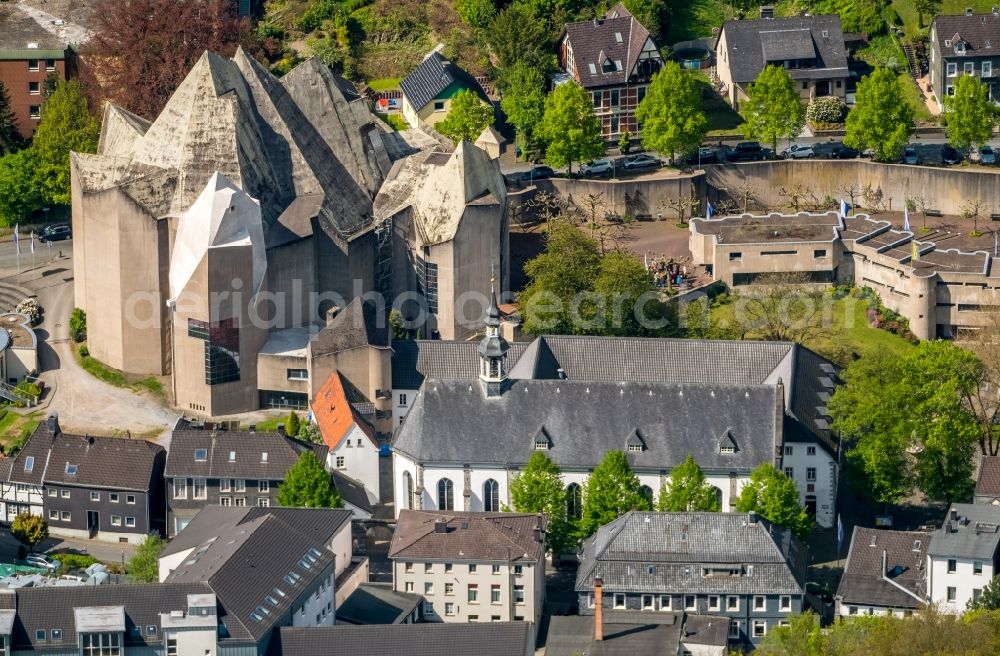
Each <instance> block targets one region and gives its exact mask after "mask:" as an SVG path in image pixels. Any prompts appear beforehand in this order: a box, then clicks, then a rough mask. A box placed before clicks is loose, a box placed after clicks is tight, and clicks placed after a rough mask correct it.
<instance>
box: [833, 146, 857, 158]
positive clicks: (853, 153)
mask: <svg viewBox="0 0 1000 656" xmlns="http://www.w3.org/2000/svg"><path fill="white" fill-rule="evenodd" d="M860 156H861V152H860V151H859V150H857V149H855V148H851V147H850V146H845V145H844V144H840V145H839V146H836V147H835V148H834V149H833V151H832V152H831V153H830V157H832V158H833V159H854V158H856V157H860Z"/></svg>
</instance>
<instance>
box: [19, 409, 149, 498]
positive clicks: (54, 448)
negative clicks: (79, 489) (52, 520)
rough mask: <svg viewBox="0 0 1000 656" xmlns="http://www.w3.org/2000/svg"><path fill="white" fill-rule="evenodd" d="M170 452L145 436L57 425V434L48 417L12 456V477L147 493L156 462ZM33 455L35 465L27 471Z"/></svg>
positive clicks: (30, 482)
mask: <svg viewBox="0 0 1000 656" xmlns="http://www.w3.org/2000/svg"><path fill="white" fill-rule="evenodd" d="M165 455H166V451H165V450H164V449H163V447H161V446H159V445H156V444H153V443H152V442H147V441H145V440H133V439H126V438H120V437H91V436H87V435H70V434H68V433H63V432H62V431H59V430H58V429H57V432H56V434H55V436H53V434H52V433H51V432H49V428H48V424H47V422H44V421H43V422H41V423H39V424H38V427H37V428H36V429H35V432H34V433H32V434H31V437H29V438H28V441H27V442H26V443H25V445H24V447H23V448H22V449H21V451H20V452H19V453H18V454H17V456H15V457H14V458H12V459H11V460H12V462H11V464H10V469H9V471H8V476H9V479H7V480H10V481H12V482H17V483H28V484H31V485H41V484H42V483H43V482H44V483H56V484H60V485H81V486H86V487H101V488H110V489H118V490H135V491H139V492H146V491H148V490H149V489H150V486H151V485H152V484H154V483H153V480H152V479H153V472H154V470H155V469H156V466H157V461H160V460H162V459H163V458H164V457H165ZM29 457H30V458H33V459H34V463H33V466H32V470H31V471H30V472H27V471H25V463H26V462H27V459H28V458H29ZM72 465H75V466H76V473H75V474H71V473H69V472H70V471H72V469H71V467H70V466H72Z"/></svg>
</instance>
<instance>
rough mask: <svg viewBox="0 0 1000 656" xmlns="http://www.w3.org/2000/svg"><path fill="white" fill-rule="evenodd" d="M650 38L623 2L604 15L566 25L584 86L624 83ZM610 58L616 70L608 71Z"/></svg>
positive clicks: (577, 68)
mask: <svg viewBox="0 0 1000 656" xmlns="http://www.w3.org/2000/svg"><path fill="white" fill-rule="evenodd" d="M618 35H620V36H621V40H620V41H619V40H618ZM647 39H649V30H647V29H646V28H645V26H643V24H642V23H640V22H639V21H638V20H637V19H636V18H635V17H634V16H632V14H630V13H629V11H628V10H627V9H625V7H624V5H622V4H621V3H618V4H617V5H615V6H614V7H612V8H611V9H610V10H609V11H608V13H607V14H605V15H604V17H603V18H596V19H593V20H587V21H580V22H577V23H568V24H567V25H566V36H565V40H566V41H569V43H570V45H571V47H572V50H573V65H574V67H575V69H576V74H577V77H578V78H579V82H580V84H581V85H583V86H584V87H602V86H606V85H612V84H625V82H626V81H627V80H628V78H629V75H630V73H632V71H633V69H634V68H635V65H636V62H637V61H638V59H639V53H641V52H642V48H643V46H644V45H645V44H646V40H647ZM609 60H610V61H611V62H614V63H615V70H613V71H611V70H609V71H608V72H606V73H605V72H604V70H603V67H604V63H605V62H606V61H609ZM619 63H620V64H621V66H620V67H619V66H618V64H619ZM590 64H593V65H594V68H595V70H596V71H597V73H596V74H594V75H591V73H590V66H589V65H590Z"/></svg>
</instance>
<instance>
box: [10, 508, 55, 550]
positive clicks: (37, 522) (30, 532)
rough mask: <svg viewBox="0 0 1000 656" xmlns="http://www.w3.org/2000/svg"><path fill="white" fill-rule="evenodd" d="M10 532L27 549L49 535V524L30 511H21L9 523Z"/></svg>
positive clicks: (30, 548) (33, 546)
mask: <svg viewBox="0 0 1000 656" xmlns="http://www.w3.org/2000/svg"><path fill="white" fill-rule="evenodd" d="M10 534H11V535H13V536H14V539H15V540H17V541H18V542H20V543H21V544H23V545H24V546H25V547H27V548H28V550H29V551H30V550H32V549H34V548H35V546H36V545H37V544H38V543H39V542H41V541H42V540H44V539H45V538H47V537H49V525H48V524H46V523H45V520H44V519H42V518H41V517H39V516H38V515H32V514H31V513H26V512H25V513H21V514H20V515H18V516H17V517H15V518H14V521H12V522H11V523H10Z"/></svg>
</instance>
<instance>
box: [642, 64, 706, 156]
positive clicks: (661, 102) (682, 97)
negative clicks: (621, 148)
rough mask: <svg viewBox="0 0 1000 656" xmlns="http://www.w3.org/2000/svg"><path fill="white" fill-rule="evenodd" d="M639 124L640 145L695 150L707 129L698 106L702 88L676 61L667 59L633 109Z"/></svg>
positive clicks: (683, 151)
mask: <svg viewBox="0 0 1000 656" xmlns="http://www.w3.org/2000/svg"><path fill="white" fill-rule="evenodd" d="M635 117H636V120H637V121H638V122H639V124H640V125H641V126H642V145H643V146H645V147H646V148H647V149H649V150H656V151H659V152H661V153H668V154H669V155H670V161H671V162H672V161H673V160H674V155H675V154H677V153H680V154H681V155H687V154H690V153H693V152H695V151H696V150H698V147H699V146H700V145H701V142H702V140H703V139H704V138H705V135H706V134H707V133H708V119H707V118H705V112H703V111H702V109H701V88H700V87H699V86H698V82H697V80H696V79H695V78H694V76H693V75H690V74H689V73H687V72H686V71H684V70H683V69H682V68H681V67H680V65H679V64H678V63H677V62H674V61H670V62H667V64H666V66H664V67H663V69H661V70H660V72H659V73H657V74H656V75H654V76H653V83H652V84H651V85H650V86H649V90H648V91H647V92H646V97H645V98H643V99H642V102H641V103H639V106H638V107H637V108H636V110H635Z"/></svg>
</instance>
